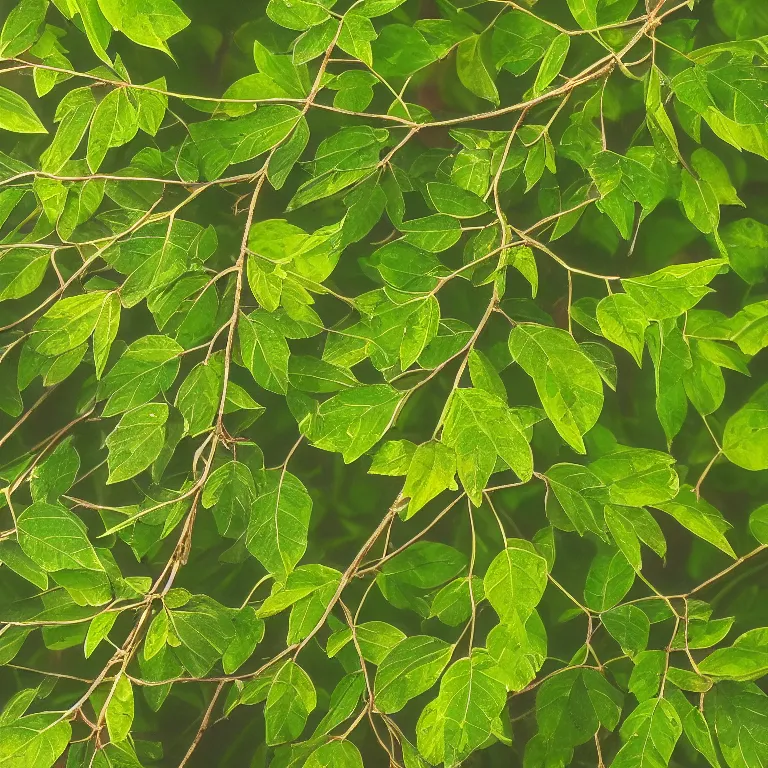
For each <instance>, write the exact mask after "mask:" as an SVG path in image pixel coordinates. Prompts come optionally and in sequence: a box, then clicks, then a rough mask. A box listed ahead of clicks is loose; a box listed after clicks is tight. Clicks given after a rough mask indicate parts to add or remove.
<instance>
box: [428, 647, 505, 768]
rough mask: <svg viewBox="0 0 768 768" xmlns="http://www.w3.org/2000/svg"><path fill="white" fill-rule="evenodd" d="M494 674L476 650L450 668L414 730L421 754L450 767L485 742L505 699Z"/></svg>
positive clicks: (487, 658) (487, 659)
mask: <svg viewBox="0 0 768 768" xmlns="http://www.w3.org/2000/svg"><path fill="white" fill-rule="evenodd" d="M495 673H496V670H495V663H494V661H493V659H491V657H490V656H489V655H488V654H487V653H486V652H484V651H483V650H481V649H477V648H476V649H473V651H472V655H471V656H470V657H469V658H464V659H459V660H458V661H457V662H455V663H454V664H452V665H451V667H450V668H449V669H448V671H447V672H446V673H445V675H444V676H443V679H442V680H441V682H440V693H439V694H438V696H437V698H436V699H435V700H434V701H433V702H431V703H430V704H428V705H427V707H426V709H425V710H424V712H423V713H422V715H421V717H420V718H419V723H418V725H417V727H416V733H417V737H418V741H417V744H418V747H419V751H420V752H421V753H422V754H424V755H428V756H429V757H430V759H434V758H437V759H438V760H441V761H442V762H444V764H445V765H450V766H454V765H459V764H461V763H462V762H463V761H464V760H465V759H466V758H467V757H468V756H469V755H470V754H471V753H472V752H474V751H475V750H476V749H478V748H479V747H480V746H482V745H483V744H484V743H485V742H486V740H487V739H488V738H489V737H490V736H491V734H492V733H493V731H494V729H495V722H496V719H497V718H498V717H499V715H500V714H501V711H502V709H503V708H504V705H505V703H506V698H507V697H506V689H505V687H504V684H503V683H502V682H500V681H499V680H498V679H497V677H496V676H495Z"/></svg>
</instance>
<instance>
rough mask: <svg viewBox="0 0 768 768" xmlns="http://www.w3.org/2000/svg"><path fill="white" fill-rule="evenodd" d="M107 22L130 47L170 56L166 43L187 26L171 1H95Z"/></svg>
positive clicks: (184, 17)
mask: <svg viewBox="0 0 768 768" xmlns="http://www.w3.org/2000/svg"><path fill="white" fill-rule="evenodd" d="M98 3H99V8H101V11H102V13H103V14H104V16H105V17H106V19H107V21H109V23H110V24H111V25H112V26H113V27H114V28H115V29H117V30H118V31H120V32H122V33H123V34H124V35H125V36H126V37H127V38H129V39H130V40H133V42H134V43H138V44H139V45H145V46H147V47H148V48H157V49H158V50H159V51H165V52H166V53H169V54H170V51H169V50H168V46H167V44H166V41H167V40H168V38H169V37H172V36H173V35H175V34H176V33H177V32H181V30H182V29H184V28H185V27H187V26H188V25H189V19H188V18H187V16H186V15H185V14H184V13H183V12H182V11H181V9H180V8H179V6H178V5H176V3H175V2H173V0H128V2H122V0H98Z"/></svg>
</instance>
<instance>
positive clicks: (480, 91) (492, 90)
mask: <svg viewBox="0 0 768 768" xmlns="http://www.w3.org/2000/svg"><path fill="white" fill-rule="evenodd" d="M490 41H491V38H490V36H489V35H472V36H471V37H468V38H467V39H466V40H462V42H460V43H459V46H458V48H457V49H456V72H457V74H458V76H459V80H461V82H462V84H463V85H464V86H465V87H466V88H467V89H469V90H470V91H472V93H474V94H475V96H479V97H480V98H481V99H487V100H488V101H490V102H492V103H493V104H498V103H499V92H498V90H497V89H496V84H495V83H494V75H495V73H494V70H493V67H492V65H490Z"/></svg>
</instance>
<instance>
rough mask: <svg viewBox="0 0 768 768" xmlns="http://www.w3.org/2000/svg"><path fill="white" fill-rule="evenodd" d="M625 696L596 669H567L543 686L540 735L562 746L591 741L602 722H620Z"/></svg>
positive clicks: (538, 701) (539, 695) (610, 726)
mask: <svg viewBox="0 0 768 768" xmlns="http://www.w3.org/2000/svg"><path fill="white" fill-rule="evenodd" d="M622 702H623V697H622V695H621V693H620V692H619V691H618V690H616V688H614V687H613V686H612V685H611V684H610V683H609V682H608V681H607V680H606V679H605V678H604V677H603V676H602V675H601V674H600V673H599V672H597V671H595V670H594V669H566V670H564V671H563V672H561V673H559V674H557V675H554V676H553V677H551V678H550V679H549V680H547V681H545V682H544V684H543V685H542V686H541V687H540V688H539V691H538V693H537V695H536V722H537V723H538V726H539V734H540V736H541V737H543V738H544V739H545V740H547V741H550V742H553V743H554V744H556V745H557V746H558V747H560V748H561V749H562V748H563V747H565V748H566V749H568V748H570V747H574V746H577V745H579V744H584V743H586V742H587V741H591V740H592V738H593V736H594V734H595V733H597V731H598V729H599V728H600V726H601V725H602V726H603V727H604V728H607V729H608V730H610V731H612V730H613V729H614V728H615V727H616V726H617V725H618V723H619V717H620V716H621V706H622Z"/></svg>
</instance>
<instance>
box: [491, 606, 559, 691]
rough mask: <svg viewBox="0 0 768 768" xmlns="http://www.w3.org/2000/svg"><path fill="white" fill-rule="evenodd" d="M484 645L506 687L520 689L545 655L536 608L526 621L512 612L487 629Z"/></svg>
mask: <svg viewBox="0 0 768 768" xmlns="http://www.w3.org/2000/svg"><path fill="white" fill-rule="evenodd" d="M486 646H487V648H488V653H490V655H491V656H492V657H493V659H494V661H495V662H496V665H497V667H498V672H497V674H498V676H499V679H501V680H502V681H503V682H504V684H505V685H506V686H507V690H509V691H522V690H523V688H525V687H526V686H527V685H528V684H529V683H530V682H531V681H532V680H533V679H534V678H535V677H536V673H537V672H538V671H539V670H540V669H541V667H542V665H543V664H544V661H545V659H546V657H547V632H546V629H545V628H544V624H543V622H542V621H541V618H540V617H539V614H538V613H536V611H534V612H533V613H531V615H530V616H529V617H528V620H527V621H526V622H522V621H520V617H519V616H518V615H516V614H512V615H511V616H510V619H509V621H507V622H506V623H504V624H498V625H497V626H495V627H494V628H493V629H492V630H491V631H490V632H489V633H488V638H487V640H486Z"/></svg>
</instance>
